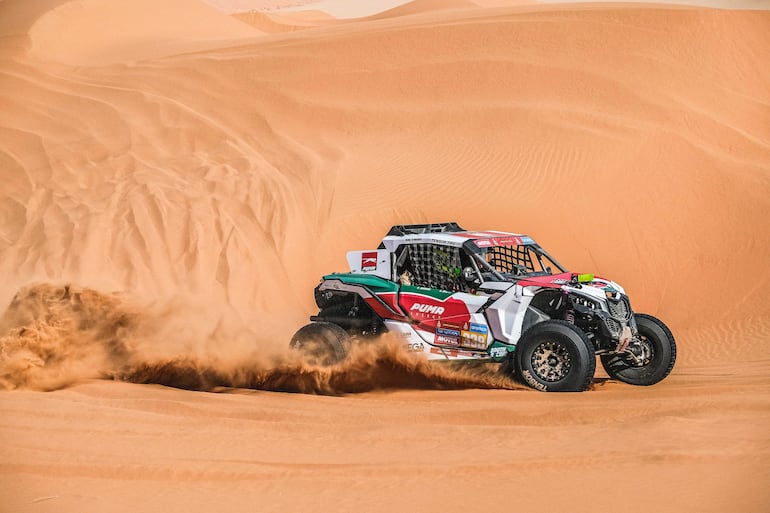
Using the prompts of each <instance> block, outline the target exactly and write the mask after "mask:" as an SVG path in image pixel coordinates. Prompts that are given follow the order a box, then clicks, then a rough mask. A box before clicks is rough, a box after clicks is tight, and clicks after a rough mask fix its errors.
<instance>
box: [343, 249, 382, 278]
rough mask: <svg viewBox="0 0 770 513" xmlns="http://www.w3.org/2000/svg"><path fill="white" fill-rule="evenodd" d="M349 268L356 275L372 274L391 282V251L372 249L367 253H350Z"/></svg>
mask: <svg viewBox="0 0 770 513" xmlns="http://www.w3.org/2000/svg"><path fill="white" fill-rule="evenodd" d="M347 258H348V266H350V272H351V273H354V274H372V275H374V276H379V277H380V278H385V279H386V280H389V279H390V278H391V276H390V251H388V250H387V249H372V250H365V251H348V254H347Z"/></svg>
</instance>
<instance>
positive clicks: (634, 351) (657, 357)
mask: <svg viewBox="0 0 770 513" xmlns="http://www.w3.org/2000/svg"><path fill="white" fill-rule="evenodd" d="M634 318H635V319H636V327H637V329H638V330H639V336H638V337H636V338H635V339H634V340H633V341H632V342H631V345H630V346H629V348H628V353H626V354H607V355H602V357H601V359H602V366H604V370H606V371H607V374H609V375H610V377H611V378H613V379H617V380H620V381H623V382H624V383H629V384H631V385H640V386H648V385H654V384H655V383H657V382H659V381H661V380H662V379H663V378H665V377H666V376H668V375H669V373H670V372H671V369H673V368H674V363H675V362H676V341H674V335H672V334H671V330H669V329H668V326H666V325H665V324H663V322H662V321H661V320H660V319H657V318H655V317H653V316H652V315H646V314H634Z"/></svg>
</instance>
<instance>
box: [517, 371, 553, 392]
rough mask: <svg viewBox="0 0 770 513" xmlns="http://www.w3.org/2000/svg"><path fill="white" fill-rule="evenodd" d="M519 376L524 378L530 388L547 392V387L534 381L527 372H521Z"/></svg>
mask: <svg viewBox="0 0 770 513" xmlns="http://www.w3.org/2000/svg"><path fill="white" fill-rule="evenodd" d="M521 375H522V376H523V377H524V381H526V382H527V384H528V385H529V386H531V387H532V388H534V389H537V390H540V391H541V392H548V387H547V386H545V385H543V384H542V383H540V382H539V381H538V380H536V379H535V377H534V376H533V375H532V374H531V373H530V372H529V370H525V371H523V372H522V373H521Z"/></svg>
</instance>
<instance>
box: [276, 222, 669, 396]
mask: <svg viewBox="0 0 770 513" xmlns="http://www.w3.org/2000/svg"><path fill="white" fill-rule="evenodd" d="M347 260H348V264H349V265H350V272H349V273H334V274H329V275H326V276H324V277H323V279H322V280H321V283H320V284H319V285H318V286H317V287H316V288H315V300H316V304H317V305H318V308H319V310H320V311H319V312H318V315H315V316H313V317H311V318H310V319H311V321H312V322H311V323H310V324H308V325H306V326H304V327H303V328H301V329H300V330H299V331H297V333H296V334H295V335H294V337H293V338H292V340H291V346H292V347H294V348H296V349H300V350H302V351H303V352H305V353H306V355H307V356H308V357H309V358H311V359H314V360H315V361H316V362H317V363H320V364H333V363H336V362H338V361H340V360H342V359H343V358H345V356H346V354H347V352H348V350H349V348H350V345H351V343H353V342H354V341H365V340H367V339H373V338H374V337H376V336H377V335H379V334H382V333H385V332H390V333H392V334H395V335H396V336H398V337H402V338H403V340H404V344H405V345H406V347H407V349H408V350H409V351H412V352H419V353H423V354H424V355H425V357H427V358H428V359H430V360H445V361H451V360H471V361H488V362H499V363H504V364H505V366H504V367H503V369H504V371H505V372H510V373H512V374H513V377H514V378H516V379H518V380H519V381H522V382H524V383H526V384H527V385H529V386H530V387H532V388H535V389H537V390H542V391H549V392H550V391H582V390H585V389H586V388H588V386H589V385H590V383H591V380H592V379H593V376H594V371H595V369H596V358H595V355H599V357H600V358H599V359H600V360H601V362H602V365H603V366H604V368H605V370H606V371H607V373H608V374H609V375H610V377H612V378H614V379H618V380H620V381H624V382H626V383H630V384H633V385H652V384H654V383H657V382H659V381H660V380H662V379H663V378H665V377H666V376H667V375H668V374H669V373H670V372H671V369H672V368H673V367H674V362H675V360H676V344H675V342H674V337H673V335H672V334H671V331H670V330H669V329H668V328H667V327H666V325H665V324H663V322H661V321H660V320H658V319H656V318H655V317H653V316H651V315H646V314H640V313H634V312H633V311H632V309H631V304H630V302H629V300H628V296H626V294H625V291H624V289H623V288H622V287H621V286H620V285H618V284H617V283H615V282H613V281H610V280H607V279H604V278H599V277H596V276H594V275H591V274H575V273H570V272H567V271H566V270H565V269H564V268H563V267H562V266H561V265H560V264H559V263H558V262H557V261H556V260H555V259H554V258H553V257H551V256H550V255H549V254H548V253H547V252H546V251H545V250H543V248H541V247H540V246H539V245H538V244H537V243H536V242H535V241H534V240H532V239H531V238H530V237H528V236H526V235H521V234H514V233H504V232H497V231H482V232H476V231H466V230H464V229H462V228H461V227H460V226H458V225H457V223H440V224H426V225H403V226H394V227H392V228H391V229H390V231H389V232H388V234H387V236H386V237H385V238H384V239H383V240H382V243H381V244H380V245H379V248H378V249H376V250H370V251H351V252H349V253H348V254H347Z"/></svg>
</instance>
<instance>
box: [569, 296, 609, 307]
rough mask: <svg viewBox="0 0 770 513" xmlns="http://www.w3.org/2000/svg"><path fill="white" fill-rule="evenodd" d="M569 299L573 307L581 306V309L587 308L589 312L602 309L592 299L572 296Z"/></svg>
mask: <svg viewBox="0 0 770 513" xmlns="http://www.w3.org/2000/svg"><path fill="white" fill-rule="evenodd" d="M570 299H571V300H572V304H573V305H575V306H582V307H583V308H588V309H590V310H601V309H602V307H601V306H599V303H597V302H596V301H594V300H593V299H588V298H587V297H584V296H577V295H573V296H570Z"/></svg>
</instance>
